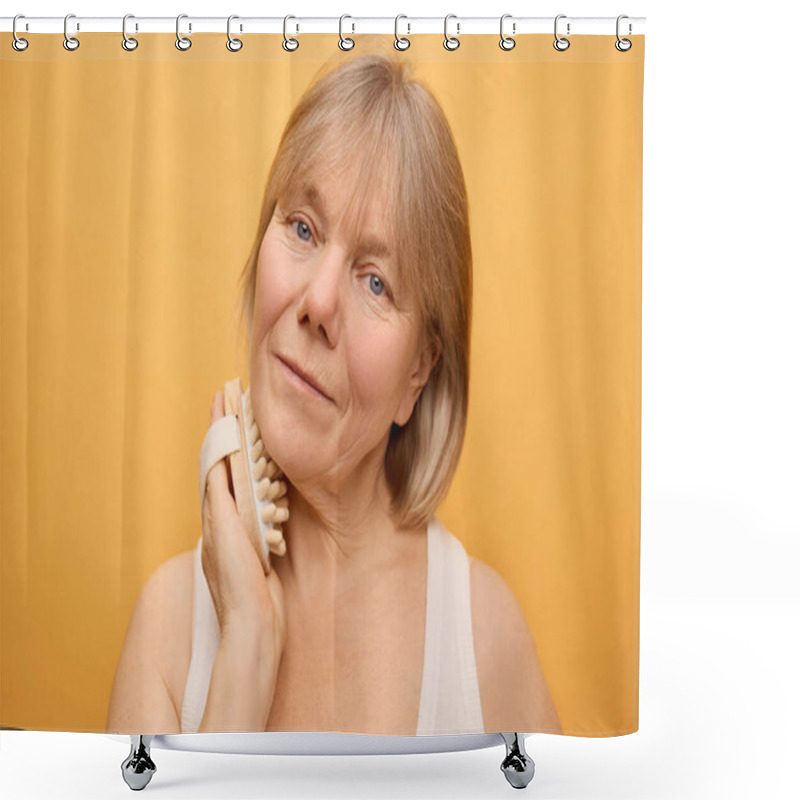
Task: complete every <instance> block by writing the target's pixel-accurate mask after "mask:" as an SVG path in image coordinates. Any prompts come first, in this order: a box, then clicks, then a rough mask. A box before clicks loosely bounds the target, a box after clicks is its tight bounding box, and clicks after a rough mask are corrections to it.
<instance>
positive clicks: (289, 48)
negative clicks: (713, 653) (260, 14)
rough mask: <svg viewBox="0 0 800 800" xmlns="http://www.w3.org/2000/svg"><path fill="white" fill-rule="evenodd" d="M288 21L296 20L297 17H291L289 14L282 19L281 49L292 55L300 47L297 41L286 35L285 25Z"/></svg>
mask: <svg viewBox="0 0 800 800" xmlns="http://www.w3.org/2000/svg"><path fill="white" fill-rule="evenodd" d="M290 19H297V17H293V16H292V15H291V14H287V15H286V16H285V17H284V18H283V49H284V50H286V52H288V53H293V52H294V51H295V50H297V48H298V47H300V41H299V40H298V39H293V38H292V37H291V36H288V35H287V33H286V23H287V22H288V21H289V20H290Z"/></svg>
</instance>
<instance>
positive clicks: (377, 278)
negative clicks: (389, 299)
mask: <svg viewBox="0 0 800 800" xmlns="http://www.w3.org/2000/svg"><path fill="white" fill-rule="evenodd" d="M369 277H370V282H371V286H372V287H373V288H374V287H375V284H374V283H372V281H377V282H378V284H379V285H380V287H381V288H382V289H385V285H384V283H383V281H382V280H381V279H380V278H379V277H378V276H377V275H370V276H369ZM383 294H384V292H381V293H380V294H378V295H376V297H380V296H381V295H383Z"/></svg>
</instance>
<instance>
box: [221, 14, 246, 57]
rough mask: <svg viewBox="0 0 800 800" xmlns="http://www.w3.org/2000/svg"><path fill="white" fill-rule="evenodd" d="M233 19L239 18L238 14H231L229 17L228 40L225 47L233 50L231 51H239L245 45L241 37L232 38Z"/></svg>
mask: <svg viewBox="0 0 800 800" xmlns="http://www.w3.org/2000/svg"><path fill="white" fill-rule="evenodd" d="M232 19H239V15H238V14H231V15H230V16H229V17H228V41H227V42H225V47H227V48H228V50H230V51H231V53H238V52H239V51H240V50H241V49H242V48H243V47H244V45H243V44H242V40H241V39H235V38H231V20H232Z"/></svg>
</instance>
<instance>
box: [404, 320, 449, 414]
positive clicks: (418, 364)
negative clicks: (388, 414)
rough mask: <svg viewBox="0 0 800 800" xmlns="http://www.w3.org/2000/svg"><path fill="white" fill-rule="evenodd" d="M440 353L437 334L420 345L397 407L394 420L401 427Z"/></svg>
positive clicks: (440, 344) (412, 408) (440, 347)
mask: <svg viewBox="0 0 800 800" xmlns="http://www.w3.org/2000/svg"><path fill="white" fill-rule="evenodd" d="M441 354H442V340H441V338H440V337H439V334H438V333H437V334H435V339H434V341H433V342H430V343H429V344H428V345H427V346H424V347H421V348H420V350H419V352H418V353H417V358H416V361H415V362H414V366H413V372H412V374H411V377H410V379H409V382H408V390H407V392H406V394H405V396H404V397H403V401H402V402H401V403H400V407H399V408H398V409H397V414H396V416H395V418H394V422H395V423H396V424H397V425H399V426H400V427H401V428H402V427H403V425H405V424H406V423H407V422H408V420H409V419H410V418H411V414H412V412H413V411H414V406H415V405H416V403H417V400H418V399H419V396H420V395H421V394H422V390H423V389H424V388H425V384H426V383H427V382H428V378H429V377H430V374H431V371H432V370H433V368H434V367H435V366H436V362H437V361H438V360H439V357H440V356H441Z"/></svg>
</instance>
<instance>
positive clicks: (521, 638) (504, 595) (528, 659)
mask: <svg viewBox="0 0 800 800" xmlns="http://www.w3.org/2000/svg"><path fill="white" fill-rule="evenodd" d="M470 598H471V600H470V602H471V606H472V633H473V639H474V643H475V660H476V663H477V668H478V683H479V686H480V694H481V706H482V709H483V724H484V730H486V731H487V732H495V731H512V730H517V731H525V732H536V731H539V732H545V731H548V732H551V733H560V732H561V726H560V723H559V720H558V714H557V713H556V709H555V706H554V704H553V700H552V697H551V695H550V690H549V688H548V686H547V682H546V680H545V677H544V674H543V672H542V668H541V665H540V663H539V657H538V655H537V652H536V645H535V643H534V641H533V636H532V635H531V630H530V626H529V625H528V620H527V618H526V616H525V613H524V611H523V610H522V608H521V606H520V604H519V602H518V601H517V598H516V597H515V595H514V592H513V591H512V590H511V587H510V586H509V585H508V584H507V583H506V582H505V580H504V579H503V577H502V576H501V575H500V574H499V573H498V572H497V570H495V569H494V568H493V567H491V566H489V565H488V564H486V563H485V562H483V561H481V560H480V559H477V558H474V557H470ZM521 723H524V724H521ZM509 724H510V725H511V726H512V727H509Z"/></svg>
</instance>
